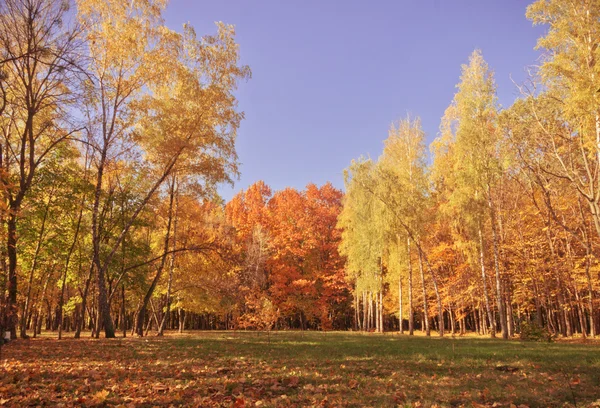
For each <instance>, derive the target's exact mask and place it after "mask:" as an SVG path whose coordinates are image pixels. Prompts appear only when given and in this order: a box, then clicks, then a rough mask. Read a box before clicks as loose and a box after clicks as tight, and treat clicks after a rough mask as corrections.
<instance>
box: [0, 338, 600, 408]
mask: <svg viewBox="0 0 600 408" xmlns="http://www.w3.org/2000/svg"><path fill="white" fill-rule="evenodd" d="M66 334H67V336H68V335H69V333H66ZM0 405H5V406H28V405H33V406H57V407H59V406H113V405H121V406H126V407H129V406H135V407H137V406H148V407H153V406H200V407H204V406H206V407H212V406H227V407H232V406H233V407H254V406H256V407H257V406H261V407H286V408H291V407H304V406H322V407H327V406H356V407H364V406H377V407H379V406H385V407H387V406H422V407H427V406H465V407H471V406H474V407H481V406H489V407H502V406H505V407H514V406H516V407H519V406H521V408H524V406H528V407H535V406H578V407H583V406H595V407H600V343H598V342H554V343H529V342H520V341H502V340H492V339H483V338H474V337H464V338H458V337H457V338H452V337H445V338H442V339H440V338H435V337H432V338H425V337H422V336H415V337H409V336H406V335H402V336H400V335H398V334H389V333H388V334H384V335H381V334H372V333H371V334H361V333H347V332H344V333H342V332H330V333H323V332H304V333H301V332H274V333H271V334H270V335H267V334H266V333H256V332H235V333H234V332H190V333H186V334H181V335H180V334H168V335H167V336H165V337H147V338H131V337H129V338H125V339H123V338H117V339H100V340H92V339H89V338H85V339H80V340H73V339H66V340H61V341H58V340H52V339H50V338H44V337H42V338H39V339H32V340H17V341H14V342H12V343H9V344H8V345H6V346H4V347H2V355H1V361H0Z"/></svg>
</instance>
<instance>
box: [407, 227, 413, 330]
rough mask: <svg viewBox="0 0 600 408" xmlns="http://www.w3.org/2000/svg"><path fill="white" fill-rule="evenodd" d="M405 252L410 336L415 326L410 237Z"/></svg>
mask: <svg viewBox="0 0 600 408" xmlns="http://www.w3.org/2000/svg"><path fill="white" fill-rule="evenodd" d="M406 252H407V257H408V334H409V335H411V336H412V335H413V334H414V328H415V309H414V306H413V278H412V275H413V270H412V260H411V256H410V237H408V238H407V242H406Z"/></svg>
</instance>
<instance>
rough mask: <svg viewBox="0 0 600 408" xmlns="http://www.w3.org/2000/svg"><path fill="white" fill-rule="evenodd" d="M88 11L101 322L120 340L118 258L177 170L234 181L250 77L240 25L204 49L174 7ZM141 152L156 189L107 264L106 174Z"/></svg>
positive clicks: (114, 6)
mask: <svg viewBox="0 0 600 408" xmlns="http://www.w3.org/2000/svg"><path fill="white" fill-rule="evenodd" d="M78 6H79V16H80V19H81V20H82V21H84V22H85V23H86V34H87V38H88V42H89V44H90V46H89V50H90V66H89V71H90V72H91V73H92V75H93V80H91V81H89V83H88V85H87V92H88V93H87V97H86V100H87V108H86V109H87V111H86V112H87V117H88V119H89V127H88V137H89V143H90V144H92V145H93V146H94V147H95V151H96V154H97V155H96V168H97V171H96V183H95V196H94V205H93V211H92V236H93V243H94V245H93V251H94V255H93V269H94V270H95V273H96V276H97V286H98V306H99V312H100V316H101V319H98V328H97V333H96V334H97V335H98V332H99V329H100V325H103V326H104V329H105V334H106V336H107V337H114V327H113V322H112V319H111V316H110V309H109V302H108V298H107V294H106V272H107V268H108V267H109V265H110V262H111V260H112V258H113V257H114V255H115V253H116V251H117V249H118V248H119V246H120V245H121V242H122V241H123V239H125V236H126V234H127V233H128V231H129V229H130V228H131V226H132V225H133V223H134V222H135V220H136V218H137V217H138V216H139V214H140V212H141V211H142V209H143V208H144V206H145V205H146V204H147V203H148V202H149V201H150V199H151V198H152V196H153V195H154V194H155V192H157V191H158V190H159V188H160V187H161V186H162V184H163V182H164V181H165V180H166V179H167V178H168V177H169V175H171V174H172V172H173V171H174V170H175V169H176V168H177V166H176V165H177V164H179V165H182V168H185V169H186V171H189V172H190V174H193V175H194V176H197V177H200V178H205V180H207V181H209V183H208V185H211V184H214V183H216V182H219V181H227V180H229V174H230V172H235V171H236V167H235V150H234V147H233V146H234V141H235V136H236V130H237V128H238V126H239V123H240V120H241V118H242V114H240V113H239V112H237V111H236V106H235V97H234V96H233V94H232V91H233V89H234V88H235V87H236V84H237V81H238V80H239V79H242V78H246V77H248V76H249V69H248V68H247V67H239V66H238V65H237V61H238V47H237V44H236V43H235V41H234V39H233V37H234V30H233V28H232V27H231V26H226V25H224V24H218V33H217V35H215V36H210V37H205V38H204V39H203V40H202V41H201V40H198V39H197V38H196V35H195V32H194V30H193V29H192V28H191V27H189V26H185V27H184V32H183V34H178V33H176V32H173V31H171V30H169V29H167V28H166V27H164V26H163V25H162V21H161V13H162V10H163V9H164V7H165V2H164V1H159V0H157V1H151V2H143V1H132V2H125V3H124V2H120V1H106V2H103V3H99V2H96V1H92V0H80V1H79V2H78ZM134 146H135V148H138V149H141V151H142V152H143V155H144V158H145V160H146V161H147V162H148V164H149V169H148V170H149V175H150V177H151V178H152V179H153V180H154V181H153V182H152V183H151V185H150V187H149V189H148V191H147V193H146V194H145V196H144V197H143V199H142V200H141V201H140V203H139V204H138V206H137V209H136V210H135V211H134V212H133V214H132V215H131V217H130V219H129V220H128V222H127V223H125V226H124V228H123V230H122V232H121V233H120V235H118V236H117V237H116V239H115V240H114V243H112V248H111V249H110V250H109V251H108V255H107V256H106V257H105V258H104V259H101V254H100V234H101V231H100V223H101V221H100V218H99V215H100V213H101V211H100V197H101V193H102V189H103V183H104V172H105V171H106V170H107V169H108V168H109V167H110V166H111V163H112V162H114V159H115V157H116V156H117V155H119V154H120V153H121V152H122V151H123V150H126V149H133V148H134ZM182 163H183V164H182ZM186 163H187V166H188V167H187V168H186ZM165 248H167V247H165ZM157 276H158V277H160V273H158V274H157ZM145 303H146V302H145Z"/></svg>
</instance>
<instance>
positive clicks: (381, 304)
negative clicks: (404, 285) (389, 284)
mask: <svg viewBox="0 0 600 408" xmlns="http://www.w3.org/2000/svg"><path fill="white" fill-rule="evenodd" d="M379 331H380V332H381V333H383V290H380V291H379Z"/></svg>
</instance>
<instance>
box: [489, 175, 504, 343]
mask: <svg viewBox="0 0 600 408" xmlns="http://www.w3.org/2000/svg"><path fill="white" fill-rule="evenodd" d="M488 206H489V208H490V218H491V223H492V245H493V247H494V271H495V278H496V303H497V304H498V314H499V317H500V329H501V331H502V338H503V339H505V340H506V339H508V325H507V323H506V310H505V308H504V294H503V293H502V292H503V290H502V289H503V288H502V280H501V279H500V261H499V258H500V255H499V253H498V231H497V225H496V209H495V208H494V203H493V201H492V193H491V188H490V186H489V185H488Z"/></svg>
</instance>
